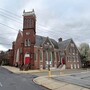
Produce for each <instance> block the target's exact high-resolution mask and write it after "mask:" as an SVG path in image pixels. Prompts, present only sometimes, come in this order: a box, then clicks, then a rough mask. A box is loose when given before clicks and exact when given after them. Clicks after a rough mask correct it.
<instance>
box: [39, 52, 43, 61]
mask: <svg viewBox="0 0 90 90" xmlns="http://www.w3.org/2000/svg"><path fill="white" fill-rule="evenodd" d="M40 60H41V61H42V60H43V51H40Z"/></svg>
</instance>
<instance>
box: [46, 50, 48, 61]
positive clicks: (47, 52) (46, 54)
mask: <svg viewBox="0 0 90 90" xmlns="http://www.w3.org/2000/svg"><path fill="white" fill-rule="evenodd" d="M46 61H48V52H47V51H46Z"/></svg>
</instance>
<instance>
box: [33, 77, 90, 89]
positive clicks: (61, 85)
mask: <svg viewBox="0 0 90 90" xmlns="http://www.w3.org/2000/svg"><path fill="white" fill-rule="evenodd" d="M33 81H34V82H35V83H36V84H38V85H42V86H44V87H47V88H48V89H51V90H90V89H87V88H84V87H81V86H77V85H73V84H69V83H66V82H61V81H57V80H54V79H52V78H49V77H45V76H43V77H38V78H35V79H34V80H33Z"/></svg>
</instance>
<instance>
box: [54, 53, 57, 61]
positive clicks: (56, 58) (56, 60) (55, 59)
mask: <svg viewBox="0 0 90 90" xmlns="http://www.w3.org/2000/svg"><path fill="white" fill-rule="evenodd" d="M54 54H55V61H57V55H56V52H54Z"/></svg>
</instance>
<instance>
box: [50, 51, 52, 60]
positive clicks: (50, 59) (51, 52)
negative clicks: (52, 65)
mask: <svg viewBox="0 0 90 90" xmlns="http://www.w3.org/2000/svg"><path fill="white" fill-rule="evenodd" d="M50 61H52V52H50Z"/></svg>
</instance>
